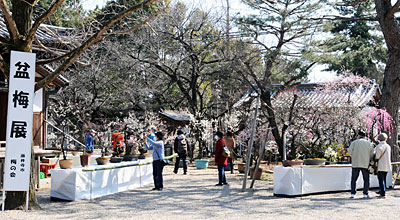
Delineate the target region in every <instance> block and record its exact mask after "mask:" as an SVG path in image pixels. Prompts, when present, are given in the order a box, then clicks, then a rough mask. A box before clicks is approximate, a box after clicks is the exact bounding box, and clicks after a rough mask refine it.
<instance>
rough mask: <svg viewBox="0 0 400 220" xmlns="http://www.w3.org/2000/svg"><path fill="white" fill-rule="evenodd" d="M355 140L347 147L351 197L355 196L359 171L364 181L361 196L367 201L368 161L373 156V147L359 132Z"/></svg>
mask: <svg viewBox="0 0 400 220" xmlns="http://www.w3.org/2000/svg"><path fill="white" fill-rule="evenodd" d="M357 138H358V139H357V140H355V141H353V142H352V143H351V145H350V147H349V154H350V156H351V163H352V171H351V197H350V198H354V197H355V195H356V182H357V179H358V176H359V175H360V171H361V173H362V176H363V180H364V188H363V194H364V199H369V198H370V197H369V195H368V190H369V172H368V165H369V161H370V160H371V158H372V157H373V155H374V147H373V145H372V143H371V142H370V141H368V140H367V139H366V138H365V133H364V132H363V131H359V132H358V135H357Z"/></svg>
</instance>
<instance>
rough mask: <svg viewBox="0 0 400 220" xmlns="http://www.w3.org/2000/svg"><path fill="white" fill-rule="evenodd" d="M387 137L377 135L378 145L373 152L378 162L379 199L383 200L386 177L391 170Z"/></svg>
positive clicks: (382, 134) (383, 134)
mask: <svg viewBox="0 0 400 220" xmlns="http://www.w3.org/2000/svg"><path fill="white" fill-rule="evenodd" d="M387 138H388V136H387V135H386V134H385V133H381V134H379V135H378V141H379V144H378V146H377V147H376V150H375V159H376V160H377V161H378V181H379V192H377V193H378V194H379V197H381V198H385V192H386V176H387V173H388V172H389V171H391V170H392V166H391V164H390V155H391V149H390V145H389V144H387V143H386V140H387Z"/></svg>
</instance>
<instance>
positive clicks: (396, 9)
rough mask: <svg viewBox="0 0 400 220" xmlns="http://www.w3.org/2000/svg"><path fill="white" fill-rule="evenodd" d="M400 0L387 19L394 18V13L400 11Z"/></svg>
mask: <svg viewBox="0 0 400 220" xmlns="http://www.w3.org/2000/svg"><path fill="white" fill-rule="evenodd" d="M399 7H400V0H397V2H396V4H394V5H393V7H392V8H391V9H390V11H389V13H388V14H387V15H386V18H388V19H391V18H393V17H394V13H396V12H398V11H399Z"/></svg>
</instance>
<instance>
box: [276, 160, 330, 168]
mask: <svg viewBox="0 0 400 220" xmlns="http://www.w3.org/2000/svg"><path fill="white" fill-rule="evenodd" d="M303 162H304V161H302V160H284V161H282V164H283V166H284V167H292V166H300V165H302V164H303ZM324 162H325V161H324Z"/></svg>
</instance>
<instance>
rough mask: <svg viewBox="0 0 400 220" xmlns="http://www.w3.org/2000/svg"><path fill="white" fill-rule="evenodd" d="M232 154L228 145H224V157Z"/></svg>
mask: <svg viewBox="0 0 400 220" xmlns="http://www.w3.org/2000/svg"><path fill="white" fill-rule="evenodd" d="M230 155H231V151H230V150H229V148H228V147H227V146H223V147H222V156H223V157H229V156H230Z"/></svg>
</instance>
